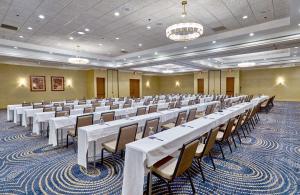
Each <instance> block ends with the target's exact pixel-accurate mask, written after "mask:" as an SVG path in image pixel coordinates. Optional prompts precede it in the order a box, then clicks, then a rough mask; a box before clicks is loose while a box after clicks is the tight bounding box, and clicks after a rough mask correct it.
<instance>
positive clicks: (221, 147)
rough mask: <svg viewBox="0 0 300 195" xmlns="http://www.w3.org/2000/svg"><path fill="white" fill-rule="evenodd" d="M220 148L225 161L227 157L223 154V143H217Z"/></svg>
mask: <svg viewBox="0 0 300 195" xmlns="http://www.w3.org/2000/svg"><path fill="white" fill-rule="evenodd" d="M217 143H218V145H219V147H220V150H221V153H222V156H223V159H225V156H224V152H223V149H222V146H221V143H220V142H217Z"/></svg>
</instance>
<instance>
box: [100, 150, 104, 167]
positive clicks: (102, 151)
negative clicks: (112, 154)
mask: <svg viewBox="0 0 300 195" xmlns="http://www.w3.org/2000/svg"><path fill="white" fill-rule="evenodd" d="M103 153H104V148H102V149H101V165H103Z"/></svg>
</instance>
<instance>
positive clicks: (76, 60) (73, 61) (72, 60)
mask: <svg viewBox="0 0 300 195" xmlns="http://www.w3.org/2000/svg"><path fill="white" fill-rule="evenodd" d="M79 47H80V46H79V45H77V52H78V53H79ZM68 62H69V63H71V64H87V63H89V62H90V60H88V59H86V58H81V57H79V55H78V56H76V57H75V58H69V59H68Z"/></svg>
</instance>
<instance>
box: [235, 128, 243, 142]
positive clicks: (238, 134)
mask: <svg viewBox="0 0 300 195" xmlns="http://www.w3.org/2000/svg"><path fill="white" fill-rule="evenodd" d="M235 132H236V134H237V136H238V138H239V140H240V144H242V140H241V136H240V133H239V132H238V130H236V131H235Z"/></svg>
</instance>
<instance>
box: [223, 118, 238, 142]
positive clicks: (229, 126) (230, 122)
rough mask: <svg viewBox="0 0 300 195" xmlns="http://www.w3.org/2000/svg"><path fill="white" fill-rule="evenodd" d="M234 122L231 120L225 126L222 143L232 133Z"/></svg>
mask: <svg viewBox="0 0 300 195" xmlns="http://www.w3.org/2000/svg"><path fill="white" fill-rule="evenodd" d="M234 121H235V118H231V119H229V121H228V122H227V126H226V129H225V131H224V135H223V138H222V141H223V140H227V139H228V138H229V136H230V134H231V131H232V128H234Z"/></svg>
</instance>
